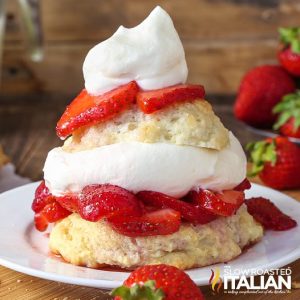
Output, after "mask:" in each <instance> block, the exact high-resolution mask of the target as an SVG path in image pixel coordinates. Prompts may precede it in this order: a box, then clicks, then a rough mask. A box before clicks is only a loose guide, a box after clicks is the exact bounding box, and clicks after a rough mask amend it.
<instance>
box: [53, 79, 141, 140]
mask: <svg viewBox="0 0 300 300" xmlns="http://www.w3.org/2000/svg"><path fill="white" fill-rule="evenodd" d="M138 90H139V87H138V85H137V83H136V82H135V81H131V82H129V83H128V84H126V85H123V86H120V87H118V88H116V89H114V90H112V91H109V92H107V93H105V94H102V95H99V96H95V95H91V94H89V93H88V92H87V90H85V89H83V90H82V91H81V93H80V94H79V95H78V96H77V97H76V98H75V99H74V100H73V101H72V102H71V104H70V105H68V106H67V108H66V110H65V112H64V113H63V115H62V116H61V118H60V120H59V121H58V123H57V126H56V133H57V135H58V136H59V137H60V138H66V137H67V136H68V135H70V134H72V133H73V132H74V131H75V130H76V129H78V128H80V127H82V126H86V125H93V124H95V123H98V122H100V121H105V120H107V119H110V118H112V117H114V116H115V115H116V114H117V113H119V112H121V111H124V110H125V109H127V108H128V107H129V106H130V105H131V104H132V103H134V102H135V99H136V94H137V92H138Z"/></svg>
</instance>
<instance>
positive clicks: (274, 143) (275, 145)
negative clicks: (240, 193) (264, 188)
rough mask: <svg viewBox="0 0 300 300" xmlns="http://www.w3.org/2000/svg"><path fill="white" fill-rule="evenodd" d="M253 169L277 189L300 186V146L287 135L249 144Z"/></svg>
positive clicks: (253, 173) (254, 173)
mask: <svg viewBox="0 0 300 300" xmlns="http://www.w3.org/2000/svg"><path fill="white" fill-rule="evenodd" d="M247 149H248V150H249V151H250V162H252V169H251V171H250V174H249V175H250V176H255V175H259V177H260V179H261V180H262V181H263V182H264V183H265V184H266V185H268V186H270V187H273V188H276V189H292V188H299V187H300V176H299V170H300V148H299V147H298V146H297V145H296V144H294V143H292V142H291V141H289V140H288V139H287V138H285V137H276V138H274V139H271V138H270V139H266V140H263V141H259V142H256V143H250V144H248V146H247Z"/></svg>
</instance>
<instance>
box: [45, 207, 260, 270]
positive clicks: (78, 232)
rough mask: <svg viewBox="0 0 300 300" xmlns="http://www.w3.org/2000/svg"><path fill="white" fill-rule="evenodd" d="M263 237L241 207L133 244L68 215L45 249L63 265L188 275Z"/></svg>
mask: <svg viewBox="0 0 300 300" xmlns="http://www.w3.org/2000/svg"><path fill="white" fill-rule="evenodd" d="M262 236H263V228H262V226H261V225H260V224H258V223H257V222H256V221H255V220H254V219H253V217H252V216H251V215H250V214H249V213H248V212H247V208H246V206H245V205H243V206H242V207H241V208H240V209H239V210H238V211H237V213H236V214H235V215H233V216H230V217H226V218H225V217H220V218H218V219H216V220H214V221H212V222H210V223H208V224H205V225H197V226H194V225H192V224H190V223H182V225H181V227H180V230H179V231H177V232H175V233H173V234H170V235H166V236H151V237H136V238H132V237H127V236H124V235H121V234H119V233H117V232H116V231H114V230H113V229H112V228H111V227H110V225H109V224H108V223H107V222H106V221H105V220H101V221H99V222H88V221H85V220H83V219H82V218H81V217H80V216H79V215H78V214H75V213H73V214H72V215H70V216H69V217H67V218H65V219H63V220H61V221H59V222H58V223H56V224H55V226H54V228H53V230H52V232H51V234H50V242H49V246H50V249H51V250H52V252H53V253H55V254H60V255H61V256H62V257H63V258H64V259H65V260H66V261H68V262H70V263H72V264H75V265H81V266H87V267H92V268H97V267H101V266H104V265H111V266H118V267H121V268H125V269H133V268H136V267H137V266H141V265H147V264H158V263H164V264H169V265H173V266H175V267H178V268H180V269H189V268H193V267H201V266H206V265H210V264H214V263H219V262H226V261H229V260H231V259H233V258H235V257H237V256H238V255H240V254H241V252H242V249H243V248H244V247H246V246H247V245H250V244H253V243H255V242H257V241H259V240H260V239H261V238H262Z"/></svg>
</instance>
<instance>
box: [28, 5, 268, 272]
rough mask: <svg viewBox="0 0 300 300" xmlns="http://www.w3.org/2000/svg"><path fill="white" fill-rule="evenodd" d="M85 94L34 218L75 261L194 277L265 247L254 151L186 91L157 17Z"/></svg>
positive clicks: (181, 68)
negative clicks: (171, 270)
mask: <svg viewBox="0 0 300 300" xmlns="http://www.w3.org/2000/svg"><path fill="white" fill-rule="evenodd" d="M83 74H84V79H85V89H83V90H82V92H81V93H80V94H79V95H78V96H77V97H76V98H75V99H74V100H73V102H72V103H71V104H70V105H69V106H68V107H67V108H66V110H65V112H64V113H63V115H62V117H61V119H60V120H59V121H58V124H57V127H56V130H57V134H58V136H59V137H60V138H62V139H65V142H64V144H63V146H62V147H58V148H54V149H52V150H51V151H50V152H49V154H48V157H47V160H46V162H45V167H44V181H43V182H42V183H41V184H40V186H39V187H38V188H37V190H36V194H35V199H34V201H33V205H32V208H33V210H34V212H35V225H36V228H37V229H38V230H40V231H43V230H46V228H47V227H48V224H49V223H54V225H53V228H52V229H51V233H50V241H49V246H50V249H51V251H52V252H53V253H56V254H59V255H61V256H62V257H63V258H64V259H65V260H66V261H68V262H70V263H72V264H75V265H83V266H88V267H93V268H97V267H103V266H107V265H109V266H118V267H121V268H126V269H133V268H136V267H137V266H142V265H147V264H158V263H164V264H169V265H173V266H176V267H179V268H181V269H188V268H192V267H196V266H205V265H209V264H213V263H218V262H226V261H229V260H231V259H233V258H235V257H236V256H238V255H240V254H241V252H242V249H243V248H244V247H246V246H247V245H250V244H253V243H255V242H257V241H259V240H260V239H261V238H262V236H263V227H262V226H261V225H260V224H259V223H258V222H257V221H255V219H254V218H253V217H252V216H251V215H250V214H249V213H248V212H247V207H246V205H245V204H244V200H245V196H244V190H245V189H248V188H249V187H250V183H249V182H248V181H247V179H246V163H247V162H246V157H245V154H244V152H243V149H242V147H241V145H240V143H239V141H238V140H237V139H236V137H235V136H234V135H233V134H232V132H230V131H228V130H227V129H226V128H225V127H224V126H223V124H222V123H221V121H220V119H219V118H218V117H217V116H216V115H215V114H214V112H213V110H212V107H211V105H210V104H209V103H208V102H207V101H206V100H205V99H204V97H205V91H204V88H203V87H202V86H201V85H191V84H186V80H187V75H188V69H187V65H186V61H185V54H184V49H183V46H182V44H181V41H180V39H179V36H178V34H177V32H176V30H175V28H174V25H173V22H172V20H171V18H170V17H169V15H168V14H167V13H166V12H165V11H164V10H163V9H162V8H160V7H156V8H155V9H154V10H153V11H152V12H151V14H150V15H149V16H148V18H146V19H145V20H144V21H143V22H142V23H141V24H140V25H138V26H136V27H134V28H130V29H128V28H124V27H122V26H121V27H120V28H119V29H118V30H117V31H116V32H115V34H113V36H112V37H110V38H109V39H107V40H106V41H103V42H102V43H100V44H98V45H96V46H95V47H94V48H92V49H91V50H90V51H89V53H88V54H87V56H86V58H85V61H84V64H83Z"/></svg>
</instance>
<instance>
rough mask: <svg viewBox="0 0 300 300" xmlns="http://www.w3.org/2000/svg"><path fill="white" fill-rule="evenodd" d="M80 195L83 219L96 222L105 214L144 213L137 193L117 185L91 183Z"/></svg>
mask: <svg viewBox="0 0 300 300" xmlns="http://www.w3.org/2000/svg"><path fill="white" fill-rule="evenodd" d="M79 197H80V200H79V202H78V212H79V214H80V216H81V217H82V218H83V219H85V220H88V221H91V222H96V221H98V220H100V219H101V218H102V217H104V216H105V217H109V216H111V215H124V216H140V215H141V214H142V209H141V206H140V204H139V201H138V199H137V198H136V197H135V195H134V194H132V193H130V192H129V191H127V190H125V189H123V188H121V187H118V186H115V185H110V184H102V185H89V186H86V187H85V188H84V189H83V190H82V192H81V194H80V196H79Z"/></svg>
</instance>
